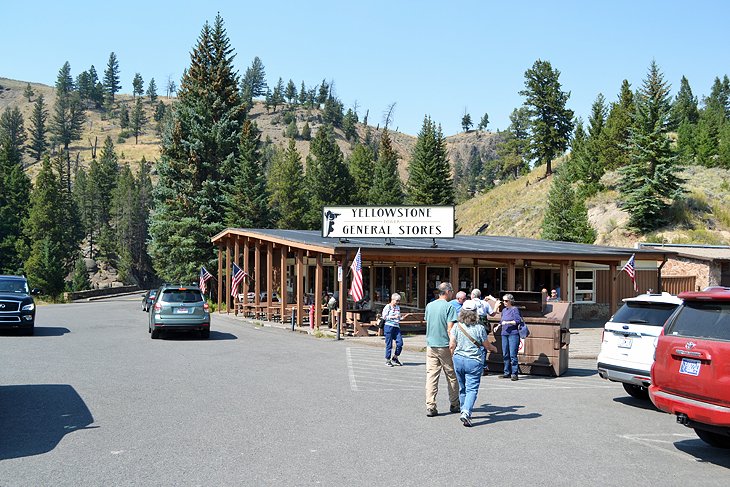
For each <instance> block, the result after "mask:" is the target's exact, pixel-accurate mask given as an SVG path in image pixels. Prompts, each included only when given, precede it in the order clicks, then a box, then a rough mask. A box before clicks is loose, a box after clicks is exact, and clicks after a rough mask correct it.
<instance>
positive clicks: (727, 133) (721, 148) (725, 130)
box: [716, 123, 730, 169]
mask: <svg viewBox="0 0 730 487" xmlns="http://www.w3.org/2000/svg"><path fill="white" fill-rule="evenodd" d="M719 139H720V143H719V145H718V147H717V164H716V165H717V166H718V167H722V168H724V169H730V123H726V124H724V125H723V126H722V128H721V129H720V134H719Z"/></svg>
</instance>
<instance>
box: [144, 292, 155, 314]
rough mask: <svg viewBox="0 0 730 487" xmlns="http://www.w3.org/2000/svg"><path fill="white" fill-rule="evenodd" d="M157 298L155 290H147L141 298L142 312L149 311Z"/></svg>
mask: <svg viewBox="0 0 730 487" xmlns="http://www.w3.org/2000/svg"><path fill="white" fill-rule="evenodd" d="M156 296H157V289H149V290H148V291H147V292H146V293H144V296H143V297H142V311H149V310H150V308H151V307H152V303H154V301H155V297H156Z"/></svg>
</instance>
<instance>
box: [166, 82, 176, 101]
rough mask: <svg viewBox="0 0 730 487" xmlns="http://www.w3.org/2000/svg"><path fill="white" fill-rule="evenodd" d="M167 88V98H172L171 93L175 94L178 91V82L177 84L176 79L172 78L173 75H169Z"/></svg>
mask: <svg viewBox="0 0 730 487" xmlns="http://www.w3.org/2000/svg"><path fill="white" fill-rule="evenodd" d="M165 90H166V91H167V99H168V100H169V99H170V95H174V94H175V92H176V91H177V84H175V80H174V79H172V77H171V76H168V77H167V84H166V85H165Z"/></svg>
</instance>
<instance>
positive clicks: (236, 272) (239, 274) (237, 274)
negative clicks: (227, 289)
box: [231, 263, 248, 298]
mask: <svg viewBox="0 0 730 487" xmlns="http://www.w3.org/2000/svg"><path fill="white" fill-rule="evenodd" d="M247 275H248V274H246V273H245V272H243V269H241V268H240V267H238V266H237V265H236V264H235V263H234V264H233V280H232V281H231V296H233V297H234V298H235V297H236V294H238V293H237V292H236V291H237V290H238V285H239V284H241V283H242V282H243V279H244V278H245V277H246V276H247Z"/></svg>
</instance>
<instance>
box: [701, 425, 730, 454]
mask: <svg viewBox="0 0 730 487" xmlns="http://www.w3.org/2000/svg"><path fill="white" fill-rule="evenodd" d="M695 433H697V436H699V437H700V440H702V441H704V442H705V443H707V444H708V445H710V446H714V447H715V448H726V449H727V448H730V435H722V434H720V433H715V432H712V431H707V430H703V429H699V428H695Z"/></svg>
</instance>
